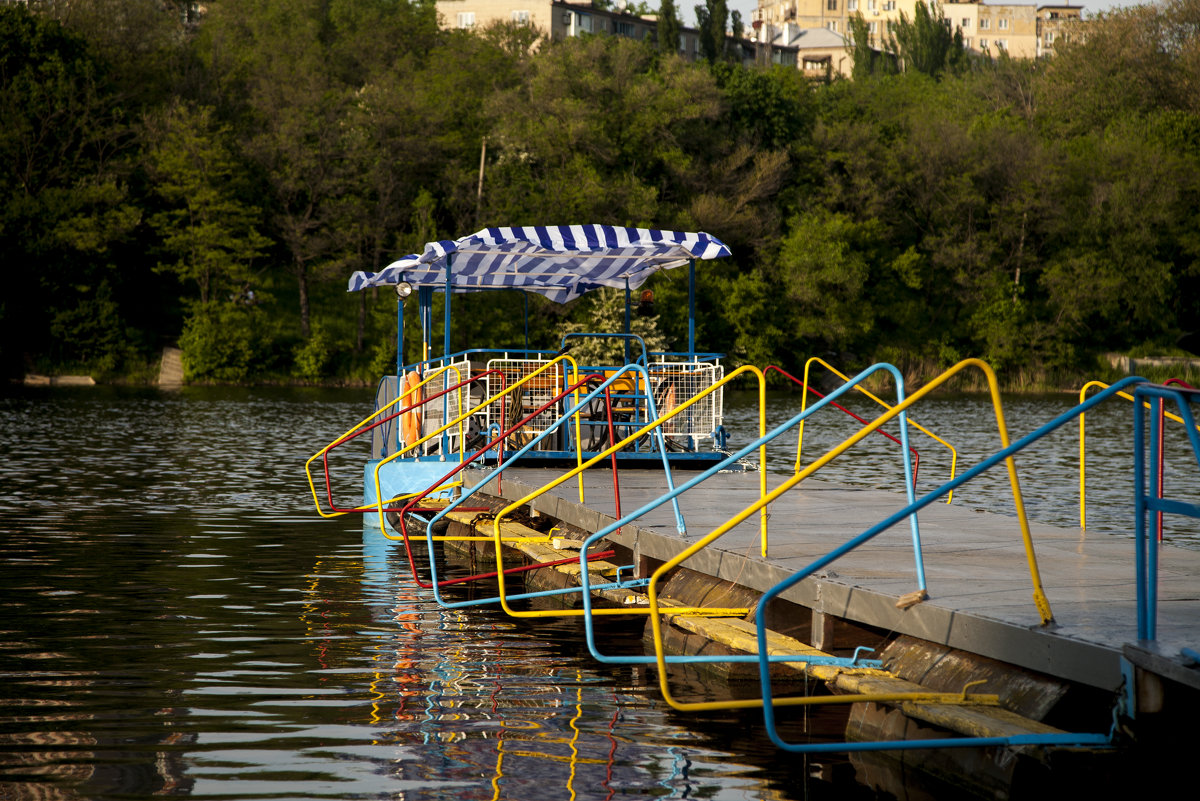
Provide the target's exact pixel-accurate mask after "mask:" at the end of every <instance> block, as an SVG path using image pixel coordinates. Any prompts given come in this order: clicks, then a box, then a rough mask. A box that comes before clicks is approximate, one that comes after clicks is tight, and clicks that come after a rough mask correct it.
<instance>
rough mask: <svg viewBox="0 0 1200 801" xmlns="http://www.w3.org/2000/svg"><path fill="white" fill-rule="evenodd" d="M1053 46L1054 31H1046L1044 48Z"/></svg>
mask: <svg viewBox="0 0 1200 801" xmlns="http://www.w3.org/2000/svg"><path fill="white" fill-rule="evenodd" d="M1053 44H1054V31H1046V46H1047V47H1050V46H1051V45H1053Z"/></svg>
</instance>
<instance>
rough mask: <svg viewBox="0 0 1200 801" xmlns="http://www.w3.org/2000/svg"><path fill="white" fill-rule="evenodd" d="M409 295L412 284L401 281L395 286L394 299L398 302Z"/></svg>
mask: <svg viewBox="0 0 1200 801" xmlns="http://www.w3.org/2000/svg"><path fill="white" fill-rule="evenodd" d="M411 294H412V284H410V283H408V282H407V281H401V282H400V283H398V284H396V297H398V298H400V300H404V299H405V298H407V297H408V296H409V295H411Z"/></svg>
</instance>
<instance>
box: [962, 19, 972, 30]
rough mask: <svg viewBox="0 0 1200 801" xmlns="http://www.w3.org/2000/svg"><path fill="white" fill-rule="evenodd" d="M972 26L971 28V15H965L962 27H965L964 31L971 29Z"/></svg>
mask: <svg viewBox="0 0 1200 801" xmlns="http://www.w3.org/2000/svg"><path fill="white" fill-rule="evenodd" d="M970 28H971V18H970V17H963V24H962V29H963V30H964V31H966V30H970Z"/></svg>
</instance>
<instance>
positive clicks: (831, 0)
mask: <svg viewBox="0 0 1200 801" xmlns="http://www.w3.org/2000/svg"><path fill="white" fill-rule="evenodd" d="M825 10H826V11H837V0H825Z"/></svg>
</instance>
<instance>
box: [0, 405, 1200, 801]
mask: <svg viewBox="0 0 1200 801" xmlns="http://www.w3.org/2000/svg"><path fill="white" fill-rule="evenodd" d="M10 393H13V394H10V395H8V396H7V397H4V398H0V453H2V454H3V456H4V461H3V464H4V486H5V491H4V493H3V494H2V495H0V531H3V537H2V538H0V587H2V588H3V589H2V590H0V798H5V799H8V798H20V799H25V798H29V799H84V798H88V799H93V798H115V797H122V798H129V797H144V796H151V795H192V796H199V797H213V798H259V797H272V798H276V797H286V798H351V797H354V798H378V797H388V798H394V797H404V798H421V799H424V798H454V799H493V798H495V799H501V798H503V799H518V800H521V801H526V800H529V799H542V798H544V799H564V798H580V799H610V798H615V797H620V796H625V797H635V798H645V797H662V798H685V797H686V798H691V797H709V798H721V799H751V798H754V799H759V798H801V797H830V796H832V795H833V794H834V793H836V794H837V797H838V798H846V797H851V798H855V797H873V796H872V793H871V792H870V791H869V790H868V789H867V788H866V787H864V786H862V785H860V784H858V783H856V782H855V780H854V767H853V766H852V765H851V764H850V763H849V762H848V761H845V760H832V761H829V760H826V761H822V762H820V763H808V762H804V761H802V760H797V759H794V758H789V759H786V760H784V759H780V758H779V757H778V754H777V753H776V752H775V750H774V748H773V747H772V746H771V745H770V744H769V743H768V742H766V741H765V740H764V739H763V738H762V736H761V719H760V718H759V717H758V716H757V715H756V714H754V713H746V714H744V715H741V716H737V715H734V714H733V713H729V716H725V717H721V716H715V717H701V716H678V715H676V714H675V713H673V712H671V711H670V710H669V709H667V708H665V707H664V705H663V704H662V703H661V701H660V700H659V697H658V692H657V688H656V687H655V686H654V681H655V677H654V675H653V673H652V671H649V670H647V669H646V668H644V667H640V666H638V667H622V668H608V667H604V666H600V665H597V664H596V663H594V662H593V661H591V660H590V659H589V658H587V656H586V655H585V654H583V653H581V652H580V651H579V650H578V649H577V646H578V645H579V644H580V643H581V642H582V636H581V635H580V632H579V629H578V621H575V620H566V619H563V620H559V621H546V620H541V621H537V622H536V623H534V622H528V621H514V620H511V619H508V618H506V617H504V616H503V615H502V614H500V613H498V612H496V611H493V610H478V609H473V610H469V611H466V610H444V609H441V608H439V607H438V606H437V605H436V604H435V603H434V602H433V600H432V598H431V596H430V595H429V594H428V593H427V592H426V591H424V590H421V589H420V588H417V587H415V586H413V585H412V583H411V581H409V580H406V579H405V576H406V573H407V568H406V566H405V565H402V564H401V560H400V558H399V555H398V554H397V553H395V552H394V551H393V550H392V549H391V548H390V547H387V546H384V545H382V544H378V543H376V542H375V541H374V540H371V541H370V544H368V545H366V546H364V541H363V536H362V532H361V528H360V525H361V524H360V523H359V521H358V520H354V519H349V518H339V519H336V520H332V521H321V520H317V519H315V518H314V517H313V516H312V515H311V513H310V511H309V509H310V507H309V499H308V498H307V492H308V488H307V486H306V484H305V483H304V479H303V471H302V464H303V461H304V459H305V458H307V456H308V455H310V454H311V453H312V452H313V450H314V449H315V448H316V447H318V446H319V445H320V444H323V443H325V442H328V441H330V440H332V439H333V438H334V437H336V436H338V435H339V434H341V433H342V432H343V431H344V430H345V429H346V428H347V427H348V426H349V425H350V424H352V423H353V422H355V421H356V420H358V419H361V418H362V417H363V416H364V414H365V413H366V411H367V409H366V408H365V407H366V406H367V404H368V403H369V400H368V399H367V395H368V394H369V393H367V392H364V391H329V390H320V391H318V390H311V391H309V390H275V391H265V390H213V389H208V390H204V389H195V390H185V391H184V392H182V393H177V394H160V393H157V392H153V391H129V390H126V391H121V390H110V389H106V388H98V389H93V390H79V391H72V390H41V391H36V392H35V391H30V390H19V391H10ZM794 400H796V399H795V398H789V397H783V398H781V399H780V401H781V405H777V408H780V409H781V410H780V411H776V412H774V413H773V414H774V415H775V417H777V418H778V419H783V418H784V417H785V416H786V415H787V414H788V412H787V404H788V403H792V402H793V401H794ZM1021 404H1026V407H1022V406H1021ZM1065 405H1066V402H1065V401H1063V402H1061V403H1060V399H1058V398H1051V399H1032V400H1028V401H1025V400H1017V401H1013V402H1012V404H1011V405H1010V407H1009V420H1010V423H1011V424H1012V425H1013V428H1014V433H1023V432H1024V431H1026V430H1028V429H1029V428H1031V427H1032V426H1033V425H1034V424H1035V423H1036V422H1037V421H1040V420H1043V419H1046V418H1047V417H1049V416H1050V414H1049V412H1052V411H1053V410H1054V409H1056V408H1058V407H1059V406H1065ZM729 406H730V408H731V415H730V416H731V418H733V419H732V420H731V423H732V424H733V426H734V428H735V429H736V428H737V423H738V418H739V417H740V418H743V419H744V418H745V417H746V416H747V410H746V408H745V405H744V404H743V403H740V401H739V399H737V398H733V399H731V403H730V404H729ZM979 408H980V407H979V404H978V402H977V401H976V400H975V399H953V400H950V401H946V402H944V403H943V405H942V406H939V407H937V408H936V410H935V411H936V414H935V413H932V412H923V413H922V416H921V418H920V419H921V420H922V422H924V423H925V424H926V425H929V426H930V427H932V428H934V430H935V431H937V432H938V433H940V434H941V435H943V436H945V437H946V438H947V439H950V440H951V441H953V442H955V443H956V444H957V445H959V447H960V448H961V451H962V453H961V456H960V460H961V461H960V469H961V467H962V466H963V465H968V464H970V463H972V459H977V458H979V456H980V455H982V454H983V453H985V452H986V451H985V447H984V446H983V445H982V444H976V440H977V439H978V435H975V438H974V439H973V438H972V436H968V435H966V434H965V432H964V431H963V430H965V429H966V427H967V426H968V425H970V426H975V424H976V423H977V422H978V419H979V418H980V417H981V416H982V415H981V413H980V411H979ZM1121 411H1122V412H1125V411H1127V410H1124V409H1122V410H1121ZM1112 418H1113V419H1112V421H1109V422H1106V421H1105V419H1103V418H1101V417H1099V416H1098V417H1097V422H1096V430H1097V431H1100V430H1103V429H1105V427H1107V426H1110V425H1111V426H1112V427H1113V428H1114V430H1123V429H1121V425H1122V423H1121V422H1120V421H1122V420H1127V418H1126V417H1123V416H1118V415H1113V416H1112ZM1124 425H1127V423H1125V424H1124ZM742 428H743V429H746V428H748V426H744V425H743V426H742ZM960 434H962V436H959V435H960ZM807 436H808V438H809V439H808V440H807V441H806V443H805V453H806V454H808V455H809V457H811V456H812V455H816V454H818V453H819V452H820V451H821V450H823V449H824V447H827V446H828V444H829V443H830V442H831V441H832V436H833V435H832V434H831V433H828V429H825V430H824V431H823V430H822V429H821V428H819V427H811V428H810V429H809V433H808V435H807ZM1060 437H1062V439H1061V441H1057V440H1056V441H1055V442H1054V443H1053V444H1052V445H1050V446H1048V447H1047V448H1046V449H1045V450H1042V451H1039V452H1038V454H1036V455H1034V456H1033V458H1030V459H1023V460H1022V461H1021V462H1020V465H1021V469H1022V476H1023V480H1024V481H1025V486H1026V488H1027V490H1028V491H1029V492H1030V496H1031V497H1030V501H1031V502H1030V506H1031V511H1032V514H1033V515H1034V516H1035V517H1039V516H1041V519H1049V520H1059V521H1061V522H1067V523H1070V522H1072V517H1071V515H1072V514H1073V511H1072V510H1073V509H1074V506H1073V504H1074V495H1073V491H1074V481H1075V477H1074V476H1075V473H1074V470H1075V466H1074V462H1073V458H1074V456H1073V455H1072V448H1073V447H1074V444H1073V440H1072V439H1071V436H1070V435H1069V434H1068V435H1066V436H1063V435H1060ZM871 440H878V442H877V443H876V442H871V444H870V445H869V446H868V447H869V448H870V450H869V451H868V452H869V453H870V454H871V459H869V460H868V461H875V462H879V463H881V464H885V465H886V464H887V462H886V461H884V460H885V459H886V458H891V457H893V456H894V454H893V451H892V450H889V447H888V446H889V445H891V443H889V442H887V440H884V439H883V438H882V437H873V438H871ZM914 442H917V441H916V440H914ZM1097 442H1098V443H1099V440H1097ZM866 444H867V443H864V445H866ZM917 445H918V447H919V448H920V449H921V482H922V486H924V487H929V486H931V485H932V482H933V480H934V479H935V478H936V477H938V476H940V475H942V474H943V473H944V474H946V475H948V474H949V462H948V460H947V459H945V458H944V456H942V455H940V454H938V453H937V449H936V448H930V447H928V446H927V445H926V444H923V443H920V442H917ZM785 450H786V448H782V447H781V448H779V449H776V451H775V452H773V458H774V459H775V460H776V461H775V462H774V463H773V464H774V466H775V467H776V468H779V469H783V468H784V467H785V466H786V464H787V463H788V462H789V461H790V457H788V456H787V455H786V454H785ZM1097 453H1101V454H1103V455H1102V456H1100V457H1098V458H1097V460H1096V461H1097V463H1098V467H1097V470H1100V469H1101V468H1100V467H1099V465H1100V464H1107V465H1109V466H1110V468H1112V469H1110V473H1109V475H1110V476H1111V475H1117V476H1123V475H1124V474H1123V473H1122V468H1121V464H1122V463H1121V461H1120V459H1121V458H1122V457H1121V456H1120V454H1119V453H1116V452H1115V451H1113V450H1112V449H1111V447H1110V446H1101V445H1098V449H1097ZM361 458H362V454H358V455H357V456H355V455H348V456H346V457H343V459H342V460H341V462H339V464H338V465H337V466H336V478H337V480H339V481H340V482H342V483H341V486H342V487H357V486H358V482H360V481H361V464H360V463H359V462H358V460H359V459H361ZM939 460H940V461H939ZM1114 466H1115V467H1114ZM839 469H841V468H839ZM1127 472H1128V470H1127V468H1125V474H1127ZM834 475H835V477H836V478H838V479H839V480H852V481H855V482H858V483H862V482H867V483H877V484H879V485H883V486H898V484H897V483H896V482H895V480H894V475H893V474H892V473H891V472H890V470H889V469H887V468H884V469H876V468H872V467H869V466H864V465H863V462H862V460H859V461H858V462H857V463H856V466H855V467H854V468H852V469H843V472H842V473H841V474H834ZM1097 475H1099V473H1097ZM989 478H990V480H992V481H993V482H997V481H999V482H1002V481H1003V475H1002V474H999V475H995V476H990V477H989ZM1121 480H1125V479H1124V478H1122V479H1121ZM1176 480H1180V481H1182V479H1177V478H1176V477H1173V476H1172V475H1171V474H1170V473H1168V486H1174V482H1175V481H1176ZM1109 484H1110V482H1109V481H1108V480H1101V479H1097V482H1096V484H1094V485H1093V487H1094V488H1093V489H1092V490H1091V491H1092V492H1094V493H1096V495H1095V496H1094V497H1095V500H1094V501H1093V503H1094V504H1095V506H1094V507H1093V509H1094V510H1099V511H1093V512H1092V514H1093V515H1094V516H1095V517H1093V519H1094V520H1096V521H1097V522H1096V524H1095V527H1096V528H1101V526H1107V530H1109V531H1122V530H1123V529H1122V528H1121V524H1120V522H1119V519H1118V518H1117V517H1116V515H1117V513H1118V512H1119V511H1120V509H1121V506H1120V504H1119V503H1118V502H1117V500H1115V499H1118V497H1119V496H1120V493H1119V492H1117V491H1116V490H1114V489H1111V488H1110V489H1104V487H1105V486H1106V485H1109ZM1111 484H1112V485H1116V484H1119V482H1118V481H1116V480H1115V479H1114V480H1113V481H1112V482H1111ZM989 486H991V485H989V484H983V485H980V486H979V487H975V488H972V487H968V488H967V489H966V490H964V492H963V493H962V494H961V495H960V500H958V501H956V502H961V503H965V504H969V505H979V506H989V507H990V506H993V505H997V506H999V505H1000V504H1001V502H1000V501H996V500H993V499H991V496H989V491H990V490H989V489H988V487H989ZM1109 495H1111V496H1112V498H1113V499H1114V500H1113V502H1112V507H1111V510H1110V508H1109V500H1108V498H1109ZM1125 503H1126V504H1127V501H1125ZM1060 507H1062V508H1065V509H1066V512H1064V513H1062V516H1061V517H1057V518H1056V517H1054V516H1053V515H1054V514H1058V513H1056V512H1052V511H1051V510H1052V509H1058V508H1060ZM1000 508H1002V506H1001V507H1000ZM1105 515H1111V517H1110V518H1105V520H1104V521H1103V522H1101V521H1100V518H1101V517H1103V516H1105ZM1175 536H1178V537H1181V538H1187V537H1189V536H1191V537H1194V536H1195V535H1194V534H1188V533H1179V534H1176V535H1175ZM613 625H614V626H615V625H616V624H613ZM611 635H612V638H613V639H614V640H620V641H623V642H626V643H627V645H628V646H629V647H637V648H640V647H641V645H640V639H639V637H640V635H639V632H638V631H637V630H636V628H635V629H621V630H613V631H612V632H611ZM809 725H810V727H811V728H810V731H815V732H816V733H817V734H818V735H819V736H822V737H833V736H836V734H837V731H838V726H839V725H840V723H839V719H838V718H837V717H836V716H834V717H831V718H821V717H819V716H814V718H813V719H812V720H810V721H809ZM789 737H790V738H793V739H794V738H795V734H793V733H789Z"/></svg>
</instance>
